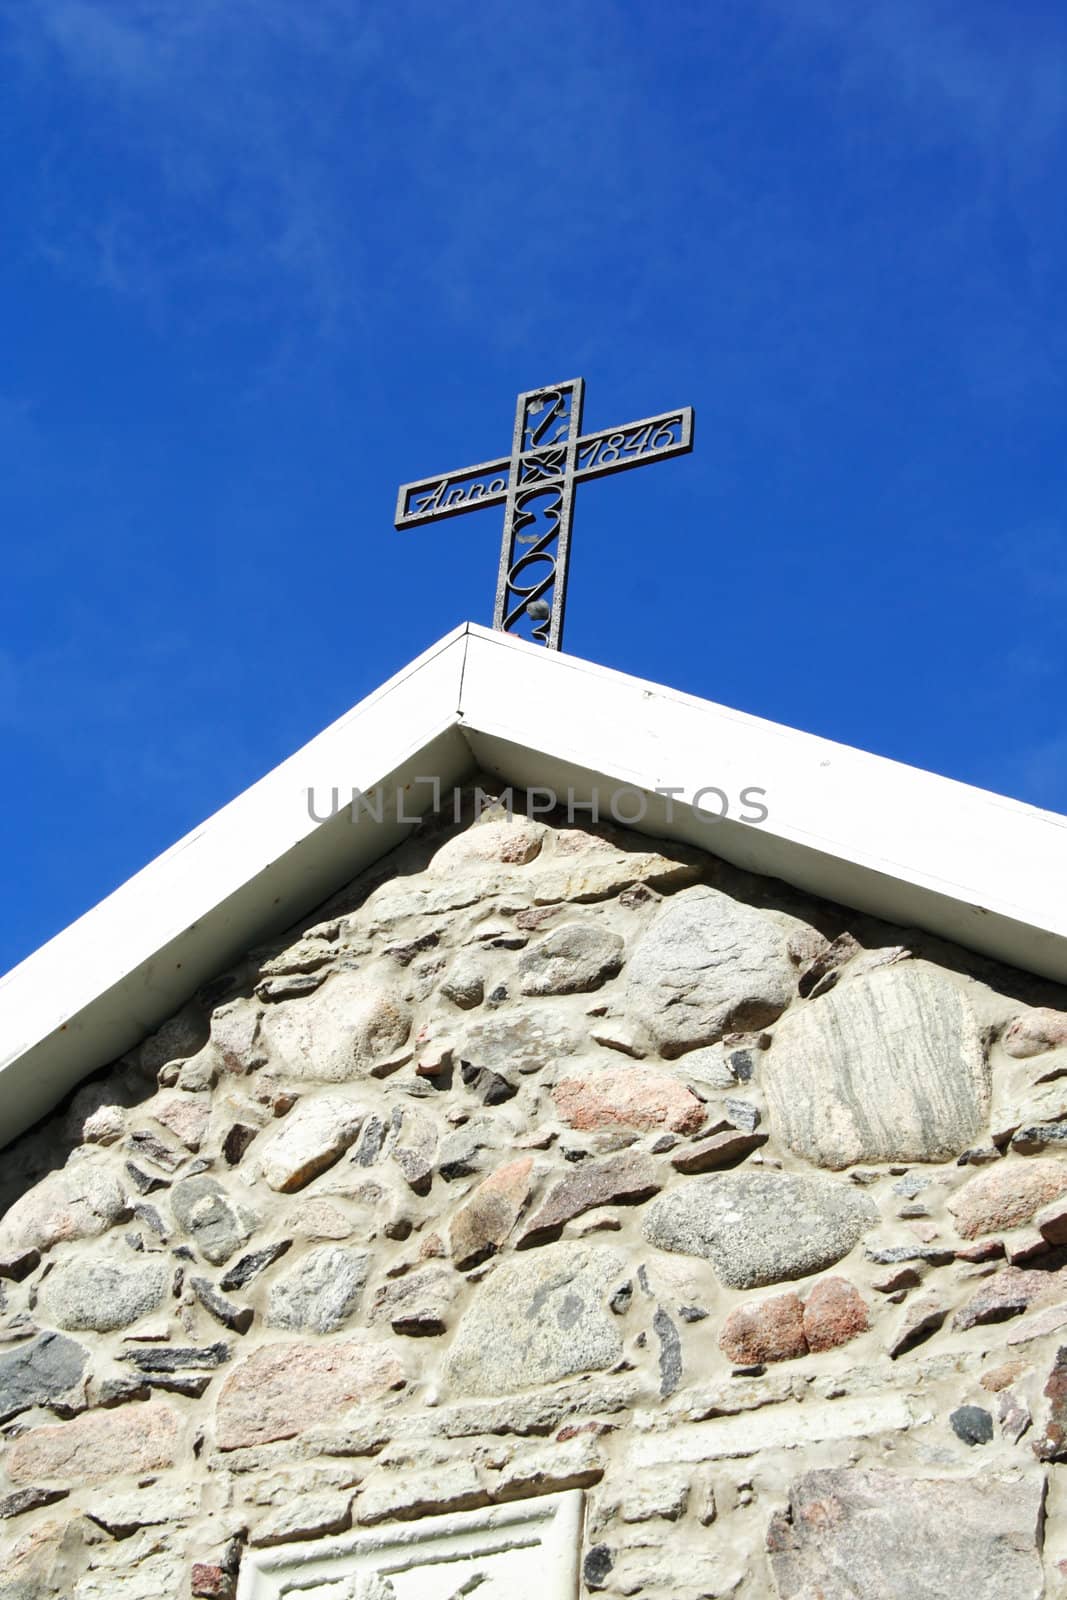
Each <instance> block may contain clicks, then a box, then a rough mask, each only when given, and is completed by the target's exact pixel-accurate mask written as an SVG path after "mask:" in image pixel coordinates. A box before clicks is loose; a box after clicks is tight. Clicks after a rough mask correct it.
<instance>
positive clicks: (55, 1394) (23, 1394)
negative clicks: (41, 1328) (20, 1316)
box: [0, 1333, 89, 1422]
mask: <svg viewBox="0 0 1067 1600" xmlns="http://www.w3.org/2000/svg"><path fill="white" fill-rule="evenodd" d="M88 1360H89V1352H88V1350H86V1349H85V1348H84V1347H83V1346H82V1345H80V1344H78V1343H76V1341H75V1340H74V1339H67V1338H65V1337H64V1336H63V1334H61V1333H42V1334H38V1336H37V1338H36V1339H31V1340H30V1341H29V1343H27V1344H21V1345H18V1346H17V1347H16V1348H15V1349H14V1350H12V1351H11V1352H10V1353H9V1354H8V1355H4V1356H0V1422H6V1421H7V1420H8V1418H9V1417H15V1416H17V1415H18V1413H19V1412H20V1411H28V1410H29V1408H30V1407H31V1406H46V1405H49V1404H51V1402H52V1401H54V1400H60V1399H62V1398H63V1396H64V1395H68V1394H70V1392H71V1390H72V1389H74V1388H75V1386H76V1385H77V1384H78V1383H80V1382H81V1378H82V1374H83V1373H84V1371H85V1368H86V1364H87V1363H88Z"/></svg>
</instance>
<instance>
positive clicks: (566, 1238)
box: [0, 807, 1067, 1600]
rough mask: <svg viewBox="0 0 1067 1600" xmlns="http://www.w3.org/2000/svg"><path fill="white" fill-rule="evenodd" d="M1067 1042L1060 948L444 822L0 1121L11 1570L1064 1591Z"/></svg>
mask: <svg viewBox="0 0 1067 1600" xmlns="http://www.w3.org/2000/svg"><path fill="white" fill-rule="evenodd" d="M468 815H469V810H468ZM1064 1083H1067V992H1065V991H1064V990H1063V989H1062V988H1057V987H1056V986H1054V985H1052V984H1049V983H1047V982H1044V981H1040V980H1037V979H1031V978H1028V977H1026V976H1025V975H1024V974H1022V973H1020V972H1018V971H1013V970H1011V969H1008V968H1006V967H1002V966H997V965H996V964H994V963H993V962H991V961H988V960H985V959H983V958H978V957H973V956H968V955H967V954H965V953H964V952H962V951H961V950H959V949H958V948H955V947H952V946H950V945H947V944H944V943H942V942H940V941H938V940H936V939H935V938H933V937H932V936H930V935H927V934H923V933H919V932H917V931H915V930H914V929H909V930H904V929H900V928H894V927H892V926H890V925H887V924H885V923H878V922H876V921H874V920H873V919H871V918H869V917H865V916H862V915H860V914H857V913H855V912H849V911H846V910H843V909H841V908H840V907H837V906H834V905H832V904H829V903H825V902H817V901H815V900H813V899H810V898H807V897H805V896H803V895H802V894H800V893H799V892H797V891H794V890H790V889H787V888H786V887H785V886H784V885H782V884H781V883H779V882H776V881H774V880H772V879H769V878H763V877H758V876H755V875H752V874H748V873H744V872H742V871H740V870H738V869H736V868H734V867H731V866H729V865H727V864H726V863H724V862H722V861H720V860H718V859H716V858H715V857H713V856H711V855H708V854H706V853H704V852H702V851H699V850H697V849H695V848H689V847H686V846H683V845H680V844H678V843H676V842H672V843H664V842H663V841H659V842H657V841H655V840H652V839H649V838H645V837H638V836H637V835H627V834H625V833H622V832H618V831H614V830H610V829H602V828H592V827H590V828H583V827H580V826H574V825H573V824H571V823H569V822H568V820H567V819H566V818H565V817H561V816H559V815H554V816H552V817H550V818H548V819H544V818H538V819H530V818H527V817H525V816H522V815H516V816H514V817H511V816H509V815H508V814H507V813H506V811H505V810H504V809H503V808H501V807H496V808H492V807H491V808H490V809H489V810H488V811H486V812H485V814H484V815H482V816H481V817H480V818H478V819H477V820H476V821H468V822H467V824H466V825H464V826H463V827H460V828H452V829H446V828H443V827H438V825H437V824H436V823H434V822H432V821H430V822H427V823H426V824H425V825H424V826H423V827H422V828H421V829H420V830H419V831H418V833H417V834H416V836H415V837H414V838H413V839H412V840H411V841H410V842H409V843H408V844H406V845H404V846H403V847H402V848H401V849H400V850H398V851H396V852H394V853H393V855H392V856H390V857H388V858H386V859H385V860H384V861H382V862H380V863H379V864H378V865H377V866H376V867H374V868H373V869H371V871H370V872H368V873H365V874H364V875H363V876H362V877H361V878H360V879H357V880H356V882H355V883H353V884H351V885H349V886H348V887H347V888H346V889H345V890H343V891H341V892H340V893H339V894H337V895H336V896H335V897H334V899H333V900H332V901H331V902H329V903H328V904H326V905H325V906H323V907H321V908H320V910H319V911H318V912H317V913H315V914H314V915H313V916H311V917H309V918H307V919H305V920H304V921H302V922H301V924H300V925H299V926H298V927H297V928H296V929H294V930H292V931H291V932H290V934H288V935H286V936H285V937H284V938H281V939H278V940H276V941H274V942H273V943H272V944H270V945H269V946H266V947H261V948H258V949H256V950H253V951H250V952H249V953H248V954H247V956H246V957H245V958H244V959H243V960H242V961H241V962H239V963H238V964H237V965H236V966H235V967H233V968H232V969H230V970H229V971H227V972H225V973H222V974H220V975H218V976H217V977H216V978H215V979H213V980H212V981H211V982H210V983H209V984H208V985H207V986H206V987H205V988H203V989H201V990H200V991H199V993H198V994H197V995H196V997H195V998H194V999H193V1000H192V1001H190V1003H189V1004H188V1005H187V1006H185V1007H183V1009H182V1010H181V1011H180V1012H178V1013H177V1014H176V1015H175V1016H174V1017H172V1018H171V1019H170V1020H169V1021H167V1022H166V1023H164V1025H163V1026H162V1027H161V1028H160V1029H159V1030H158V1031H157V1032H156V1033H154V1034H153V1035H151V1036H150V1037H149V1038H147V1039H145V1040H144V1041H143V1042H142V1043H141V1044H140V1045H139V1046H138V1047H137V1048H136V1049H134V1050H133V1051H131V1052H130V1053H129V1054H128V1055H126V1056H124V1057H123V1058H122V1059H121V1060H120V1061H119V1062H117V1063H115V1064H114V1065H113V1066H112V1067H111V1068H109V1069H108V1070H107V1071H105V1072H104V1073H102V1074H99V1075H98V1076H97V1077H96V1078H94V1079H93V1080H91V1081H90V1082H88V1083H86V1084H84V1085H83V1086H82V1087H81V1088H79V1089H78V1090H77V1091H76V1092H75V1093H74V1095H73V1096H72V1097H71V1098H70V1100H69V1101H68V1102H67V1103H66V1104H65V1105H64V1106H63V1107H62V1108H61V1109H60V1111H59V1112H57V1113H56V1114H55V1115H54V1116H53V1117H51V1118H50V1119H49V1120H48V1121H47V1122H46V1123H44V1124H42V1125H40V1126H39V1127H38V1128H37V1129H35V1130H34V1131H33V1132H31V1133H29V1134H26V1135H23V1136H22V1137H21V1138H20V1139H19V1140H18V1141H16V1143H15V1144H14V1145H12V1146H11V1147H9V1149H8V1151H7V1152H6V1153H5V1162H4V1166H3V1172H2V1174H0V1197H2V1200H3V1204H4V1206H5V1208H6V1210H5V1215H4V1216H3V1218H2V1219H0V1274H2V1281H0V1290H2V1294H0V1326H2V1329H3V1341H4V1342H3V1345H2V1346H0V1420H2V1424H3V1449H2V1453H0V1475H2V1476H0V1515H2V1517H3V1518H4V1522H3V1528H4V1534H5V1542H6V1546H7V1557H6V1562H5V1566H4V1571H3V1574H2V1576H0V1600H29V1597H30V1596H34V1597H37V1596H41V1597H53V1596H63V1597H64V1600H67V1597H72V1600H103V1597H105V1596H106V1597H108V1600H141V1597H142V1596H144V1597H148V1596H151V1597H152V1600H156V1597H170V1596H174V1597H183V1600H184V1597H186V1596H189V1595H193V1596H202V1597H210V1596H215V1597H222V1600H232V1597H234V1596H239V1597H240V1600H260V1597H261V1596H267V1595H270V1596H274V1595H281V1594H294V1593H300V1594H302V1595H305V1596H308V1597H310V1600H353V1597H356V1596H358V1597H360V1600H416V1597H424V1600H456V1597H457V1596H458V1595H460V1594H467V1593H475V1594H477V1595H478V1596H479V1597H481V1596H484V1597H485V1600H490V1597H491V1596H494V1595H497V1594H499V1595H501V1596H503V1595H505V1594H506V1595H508V1596H509V1597H510V1600H517V1597H521V1596H522V1595H524V1594H525V1593H526V1587H527V1586H529V1585H531V1583H532V1579H531V1574H535V1576H536V1580H537V1581H536V1586H531V1587H529V1593H530V1594H531V1595H533V1594H534V1593H537V1594H538V1595H552V1596H553V1600H555V1594H556V1592H557V1591H558V1595H559V1597H560V1600H563V1597H564V1596H566V1595H570V1596H574V1595H576V1594H578V1593H583V1594H584V1593H589V1594H592V1593H605V1594H608V1595H616V1596H622V1595H642V1596H648V1597H650V1600H653V1597H655V1596H664V1597H666V1596H668V1595H669V1596H679V1595H694V1596H695V1595H701V1594H709V1595H710V1594H715V1595H736V1596H738V1597H739V1600H746V1597H747V1600H755V1597H762V1596H766V1595H768V1594H776V1595H777V1596H779V1600H801V1597H802V1596H807V1595H810V1594H813V1593H819V1594H821V1595H824V1596H825V1597H827V1600H832V1597H835V1596H845V1595H848V1596H857V1595H858V1596H864V1597H867V1596H869V1597H872V1600H873V1597H875V1596H881V1595H884V1594H886V1593H894V1594H896V1593H900V1594H904V1593H907V1594H913V1595H915V1596H916V1597H940V1596H946V1597H947V1596H949V1595H951V1596H953V1597H955V1596H957V1595H958V1594H959V1593H960V1592H961V1591H963V1592H969V1593H970V1594H971V1595H972V1596H977V1597H984V1596H989V1597H992V1596H994V1595H996V1596H997V1597H998V1600H999V1597H1001V1596H1004V1595H1007V1594H1010V1595H1013V1596H1020V1597H1022V1596H1029V1595H1033V1596H1039V1595H1041V1594H1042V1593H1043V1592H1045V1585H1046V1580H1047V1581H1048V1583H1049V1584H1052V1583H1053V1582H1054V1576H1053V1575H1054V1574H1055V1572H1056V1565H1057V1562H1058V1561H1060V1560H1061V1559H1063V1558H1065V1557H1067V1548H1065V1549H1061V1548H1060V1544H1061V1543H1062V1536H1061V1535H1060V1533H1059V1530H1058V1528H1057V1527H1056V1526H1055V1512H1056V1511H1057V1509H1058V1507H1059V1503H1060V1499H1061V1497H1062V1489H1061V1486H1060V1484H1059V1481H1058V1480H1059V1467H1058V1463H1059V1462H1060V1461H1061V1459H1063V1458H1064V1457H1065V1455H1067V1450H1065V1446H1064V1427H1065V1426H1067V1417H1065V1414H1064V1401H1063V1392H1064V1380H1063V1368H1062V1365H1061V1362H1060V1357H1059V1354H1058V1350H1059V1343H1058V1341H1059V1339H1060V1338H1061V1337H1062V1336H1063V1330H1064V1329H1067V1266H1065V1263H1067V1160H1065V1159H1064V1154H1063V1151H1064V1147H1065V1144H1067V1098H1065V1094H1067V1091H1064V1090H1063V1087H1062V1086H1063V1084H1064ZM1046 1503H1047V1506H1048V1509H1049V1511H1050V1512H1051V1513H1052V1521H1051V1523H1050V1526H1051V1527H1052V1528H1053V1532H1052V1533H1051V1534H1050V1537H1049V1541H1048V1548H1047V1549H1045V1548H1043V1531H1042V1530H1043V1527H1044V1516H1045V1507H1046ZM516 1530H519V1531H518V1532H517V1531H516ZM522 1530H526V1531H525V1532H522ZM450 1540H451V1541H453V1544H449V1542H448V1541H450ZM435 1541H436V1542H435ZM442 1541H443V1542H442ZM464 1541H466V1542H464ZM442 1551H445V1552H446V1553H447V1559H445V1557H444V1556H442V1554H441V1552H442ZM509 1563H510V1565H509ZM549 1576H551V1581H552V1582H554V1583H555V1584H556V1589H555V1590H553V1589H551V1588H550V1587H549V1586H548V1585H549ZM1049 1592H1052V1590H1051V1588H1050V1589H1049Z"/></svg>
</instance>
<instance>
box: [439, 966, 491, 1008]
mask: <svg viewBox="0 0 1067 1600" xmlns="http://www.w3.org/2000/svg"><path fill="white" fill-rule="evenodd" d="M441 993H442V994H443V995H444V997H445V999H446V1000H451V1002H452V1004H453V1005H454V1006H458V1007H459V1008H460V1010H461V1011H471V1010H473V1008H474V1007H475V1006H480V1005H481V1003H482V1001H483V1000H484V999H485V975H484V973H483V971H482V966H481V963H480V962H479V961H478V960H476V958H475V957H474V956H472V955H470V954H469V953H468V952H467V951H461V952H460V954H459V955H458V956H457V957H456V959H455V960H454V961H453V963H452V965H451V966H450V967H449V969H448V972H447V973H446V974H445V978H444V982H443V983H442V984H441Z"/></svg>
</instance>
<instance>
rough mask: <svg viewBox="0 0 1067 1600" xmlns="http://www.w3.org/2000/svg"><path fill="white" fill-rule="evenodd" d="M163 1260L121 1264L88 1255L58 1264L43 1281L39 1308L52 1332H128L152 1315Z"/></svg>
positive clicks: (162, 1286)
mask: <svg viewBox="0 0 1067 1600" xmlns="http://www.w3.org/2000/svg"><path fill="white" fill-rule="evenodd" d="M169 1278H170V1269H169V1267H168V1266H167V1264H166V1262H164V1261H153V1260H147V1261H138V1262H136V1263H134V1262H130V1263H129V1264H128V1265H127V1264H126V1263H125V1262H120V1261H107V1260H99V1259H96V1258H93V1257H89V1258H84V1257H83V1258H79V1259H77V1260H74V1261H64V1262H61V1263H60V1265H59V1266H57V1267H55V1268H54V1270H53V1271H52V1272H50V1273H49V1275H48V1277H47V1278H46V1279H45V1281H44V1284H43V1285H42V1288H41V1305H42V1306H43V1308H44V1310H45V1314H46V1316H47V1318H48V1320H49V1321H50V1322H53V1323H55V1325H56V1327H57V1328H73V1329H92V1330H94V1331H95V1332H97V1333H109V1332H111V1331H112V1330H113V1329H115V1328H128V1327H129V1326H130V1324H131V1323H132V1322H137V1321H138V1320H139V1319H140V1318H141V1317H146V1316H147V1315H148V1314H149V1312H150V1311H154V1310H155V1309H156V1307H157V1306H158V1305H159V1303H160V1301H161V1300H162V1299H163V1296H164V1295H165V1294H166V1292H167V1287H168V1282H169Z"/></svg>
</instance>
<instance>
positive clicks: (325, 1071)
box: [263, 971, 411, 1083]
mask: <svg viewBox="0 0 1067 1600" xmlns="http://www.w3.org/2000/svg"><path fill="white" fill-rule="evenodd" d="M410 1031H411V1007H410V1005H409V1004H408V1002H407V1001H406V1000H405V999H404V998H403V997H402V995H401V993H400V991H399V990H398V989H397V988H395V987H394V985H393V984H391V983H390V982H388V981H386V980H385V979H384V978H376V977H374V976H372V975H369V974H366V973H364V972H362V971H360V972H338V973H334V974H333V975H332V976H331V977H330V978H329V979H328V980H327V982H326V983H325V984H323V986H322V987H321V988H319V989H317V990H316V992H315V993H314V994H313V995H311V996H310V997H308V998H307V999H296V1000H289V1001H288V1002H286V1003H285V1004H284V1005H277V1006H273V1007H272V1008H271V1010H270V1011H269V1013H268V1014H267V1016H266V1018H265V1019H264V1022H263V1038H264V1040H265V1042H266V1045H267V1047H268V1049H269V1051H270V1055H271V1059H272V1062H274V1063H276V1064H277V1066H278V1067H279V1068H280V1069H281V1071H282V1072H284V1074H285V1075H286V1077H290V1078H304V1079H308V1080H314V1081H315V1082H319V1083H344V1082H347V1081H348V1080H349V1079H351V1078H357V1077H361V1076H363V1075H364V1074H366V1073H368V1072H370V1071H371V1069H372V1068H373V1067H374V1066H375V1064H376V1063H377V1062H379V1061H381V1060H383V1059H385V1058H388V1057H389V1056H391V1055H394V1054H395V1053H396V1051H398V1050H399V1049H400V1048H401V1046H402V1045H403V1044H404V1043H405V1041H406V1039H407V1037H408V1034H409V1032H410Z"/></svg>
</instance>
